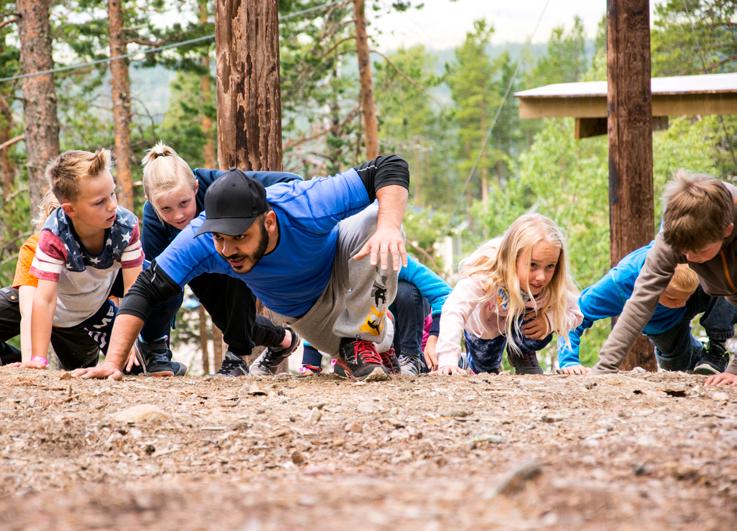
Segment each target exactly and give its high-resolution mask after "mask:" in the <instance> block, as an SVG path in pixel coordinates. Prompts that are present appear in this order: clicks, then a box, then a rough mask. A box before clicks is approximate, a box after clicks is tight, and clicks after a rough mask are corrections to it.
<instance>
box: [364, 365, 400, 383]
mask: <svg viewBox="0 0 737 531" xmlns="http://www.w3.org/2000/svg"><path fill="white" fill-rule="evenodd" d="M355 378H356V380H360V381H363V382H384V381H386V380H389V379H390V378H391V376H389V373H387V372H386V371H385V370H384V369H382V368H381V367H375V368H374V370H372V371H371V372H370V373H369V374H367V375H365V376H362V377H360V378H359V377H355Z"/></svg>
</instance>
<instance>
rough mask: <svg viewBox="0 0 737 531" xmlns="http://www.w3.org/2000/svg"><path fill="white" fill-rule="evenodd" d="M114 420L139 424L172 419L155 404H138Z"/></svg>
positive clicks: (117, 414) (116, 415)
mask: <svg viewBox="0 0 737 531" xmlns="http://www.w3.org/2000/svg"><path fill="white" fill-rule="evenodd" d="M70 389H71V387H70ZM112 418H113V420H115V421H118V422H126V423H128V424H139V423H144V422H162V421H165V420H169V419H170V418H171V417H170V416H169V414H168V413H166V412H165V411H164V410H163V409H161V408H160V407H158V406H154V405H153V404H138V405H135V406H131V407H129V408H126V409H124V410H122V411H118V412H117V413H115V414H114V415H113V416H112Z"/></svg>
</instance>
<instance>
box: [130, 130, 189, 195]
mask: <svg viewBox="0 0 737 531" xmlns="http://www.w3.org/2000/svg"><path fill="white" fill-rule="evenodd" d="M141 164H143V191H144V193H145V194H146V199H148V200H149V201H151V202H152V204H153V201H152V199H153V194H160V193H162V192H167V191H169V190H172V189H173V188H176V187H177V186H179V185H181V184H187V185H190V186H191V187H192V188H193V189H194V185H195V184H194V183H195V176H194V173H192V168H190V167H189V164H187V162H186V161H185V160H184V159H183V158H182V157H180V156H179V155H178V154H177V152H176V151H174V149H172V148H171V147H169V146H167V145H166V144H164V143H163V142H158V143H157V144H156V145H155V146H154V147H152V148H151V149H149V150H148V151H147V152H146V155H145V156H144V157H143V159H142V160H141ZM154 206H155V205H154Z"/></svg>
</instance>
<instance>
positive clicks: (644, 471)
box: [633, 463, 650, 476]
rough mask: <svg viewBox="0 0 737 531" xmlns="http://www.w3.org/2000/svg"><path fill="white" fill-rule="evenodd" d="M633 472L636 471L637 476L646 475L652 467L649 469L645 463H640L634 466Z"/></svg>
mask: <svg viewBox="0 0 737 531" xmlns="http://www.w3.org/2000/svg"><path fill="white" fill-rule="evenodd" d="M633 472H634V473H635V476H646V475H647V474H649V473H650V469H648V468H647V467H646V466H645V464H644V463H640V464H639V465H636V466H635V467H634V468H633Z"/></svg>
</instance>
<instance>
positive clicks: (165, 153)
mask: <svg viewBox="0 0 737 531" xmlns="http://www.w3.org/2000/svg"><path fill="white" fill-rule="evenodd" d="M176 154H177V152H176V151H174V150H173V149H172V148H170V147H169V146H167V145H166V144H164V143H163V142H161V141H159V142H157V143H156V145H155V146H154V147H152V148H151V149H149V150H148V152H146V155H145V156H144V157H143V160H142V161H141V162H142V163H143V165H144V166H145V165H146V164H148V163H150V162H153V161H154V160H156V159H158V158H159V157H171V156H173V155H176Z"/></svg>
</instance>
